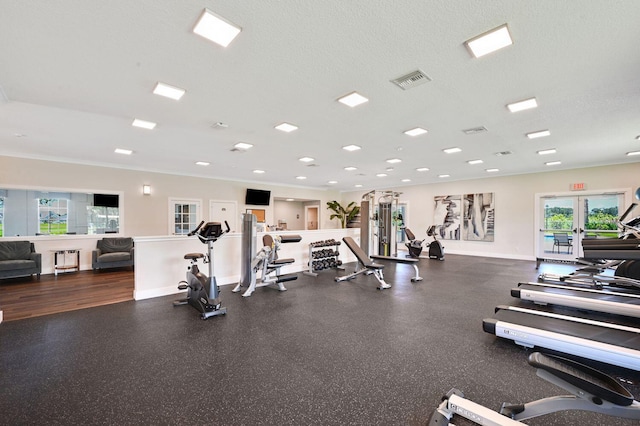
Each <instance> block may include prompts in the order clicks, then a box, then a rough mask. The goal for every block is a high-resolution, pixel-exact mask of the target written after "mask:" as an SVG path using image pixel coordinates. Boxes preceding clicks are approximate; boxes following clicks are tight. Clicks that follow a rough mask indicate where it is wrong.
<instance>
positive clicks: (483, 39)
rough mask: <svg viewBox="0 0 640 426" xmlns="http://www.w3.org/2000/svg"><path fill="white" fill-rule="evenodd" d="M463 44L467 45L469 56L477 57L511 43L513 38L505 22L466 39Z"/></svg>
mask: <svg viewBox="0 0 640 426" xmlns="http://www.w3.org/2000/svg"><path fill="white" fill-rule="evenodd" d="M464 44H465V46H467V49H469V52H470V53H471V56H473V57H474V58H479V57H481V56H484V55H486V54H488V53H491V52H495V51H496V50H500V49H502V48H504V47H507V46H510V45H512V44H513V40H512V39H511V34H510V33H509V27H508V26H507V24H504V25H500V26H499V27H497V28H494V29H492V30H489V31H487V32H486V33H483V34H480V35H479V36H477V37H474V38H472V39H470V40H467V41H465V42H464Z"/></svg>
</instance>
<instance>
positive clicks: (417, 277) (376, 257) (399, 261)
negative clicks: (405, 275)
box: [371, 255, 422, 283]
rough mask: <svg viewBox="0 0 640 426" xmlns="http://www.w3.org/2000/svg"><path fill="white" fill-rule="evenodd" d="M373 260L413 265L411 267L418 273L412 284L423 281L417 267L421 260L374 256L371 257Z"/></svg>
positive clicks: (412, 279)
mask: <svg viewBox="0 0 640 426" xmlns="http://www.w3.org/2000/svg"><path fill="white" fill-rule="evenodd" d="M371 258H372V259H380V260H390V261H392V262H398V263H409V264H411V266H413V269H414V270H415V271H416V276H415V277H413V278H411V282H413V283H415V282H416V281H422V277H421V276H420V271H418V265H416V263H418V261H419V260H418V259H416V258H414V257H394V256H377V255H373V256H371Z"/></svg>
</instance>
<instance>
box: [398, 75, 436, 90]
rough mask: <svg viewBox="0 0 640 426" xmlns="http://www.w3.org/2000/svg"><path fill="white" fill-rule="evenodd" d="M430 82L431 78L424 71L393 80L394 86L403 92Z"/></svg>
mask: <svg viewBox="0 0 640 426" xmlns="http://www.w3.org/2000/svg"><path fill="white" fill-rule="evenodd" d="M430 81H431V77H429V76H428V75H426V74H425V73H424V71H421V70H415V71H413V72H410V73H409V74H407V75H403V76H402V77H398V78H396V79H394V80H391V82H392V83H393V84H396V85H397V86H398V87H400V88H401V89H402V90H409V89H412V88H414V87H416V86H419V85H421V84H424V83H428V82H430Z"/></svg>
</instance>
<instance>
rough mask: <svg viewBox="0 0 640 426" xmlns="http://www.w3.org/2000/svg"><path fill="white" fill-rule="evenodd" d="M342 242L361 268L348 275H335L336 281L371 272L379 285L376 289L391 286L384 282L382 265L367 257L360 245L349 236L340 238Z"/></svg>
mask: <svg viewBox="0 0 640 426" xmlns="http://www.w3.org/2000/svg"><path fill="white" fill-rule="evenodd" d="M342 241H344V243H345V244H346V245H347V247H349V250H351V252H352V253H353V254H354V255H355V256H356V257H357V258H358V265H362V268H360V269H358V270H356V271H355V272H354V273H352V274H349V275H344V276H342V277H336V278H335V281H336V282H337V283H339V282H341V281H347V280H350V279H352V278H355V277H357V276H358V275H360V274H366V275H369V274H373V276H375V277H376V279H377V280H378V282H379V283H380V285H379V286H378V290H384V289H385V288H391V286H390V285H389V284H387V283H386V282H384V275H383V274H382V270H383V269H384V265H381V264H379V263H375V262H373V261H372V260H371V259H369V256H367V254H366V253H365V252H364V251H363V250H362V249H361V248H360V246H359V245H358V244H357V243H356V242H355V241H354V240H353V238H351V237H344V238H343V239H342Z"/></svg>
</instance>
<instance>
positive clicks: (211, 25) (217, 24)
mask: <svg viewBox="0 0 640 426" xmlns="http://www.w3.org/2000/svg"><path fill="white" fill-rule="evenodd" d="M240 31H242V28H240V27H239V26H237V25H235V24H232V23H231V22H229V21H227V20H226V19H224V18H222V17H220V16H218V15H216V14H215V13H213V12H211V11H210V10H208V9H204V10H203V11H202V15H200V18H199V19H198V22H196V26H195V27H194V28H193V32H194V33H196V34H198V35H199V36H202V37H204V38H206V39H207V40H210V41H212V42H214V43H216V44H219V45H220V46H222V47H227V46H228V45H229V43H231V42H232V41H233V39H234V38H236V36H237V35H238V34H240Z"/></svg>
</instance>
